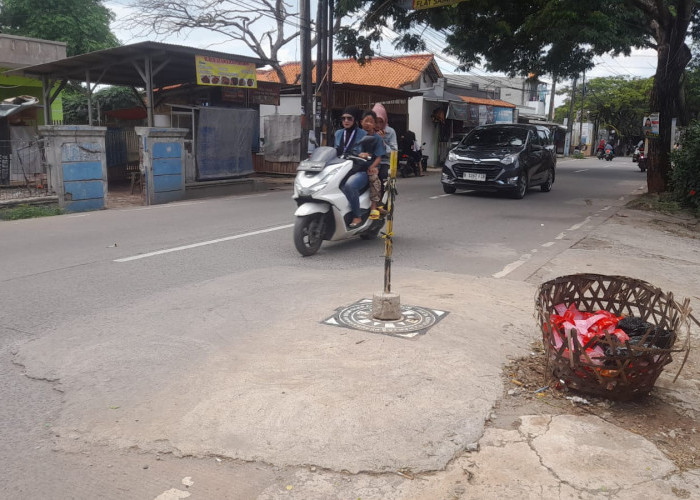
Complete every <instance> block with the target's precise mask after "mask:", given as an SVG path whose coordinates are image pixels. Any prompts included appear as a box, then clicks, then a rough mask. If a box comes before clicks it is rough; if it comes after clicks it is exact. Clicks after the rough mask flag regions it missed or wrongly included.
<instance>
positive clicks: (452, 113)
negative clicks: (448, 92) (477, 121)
mask: <svg viewBox="0 0 700 500" xmlns="http://www.w3.org/2000/svg"><path fill="white" fill-rule="evenodd" d="M467 106H468V105H467V103H466V102H451V103H450V105H449V107H448V108H447V118H449V119H450V120H461V121H467V120H468V119H469V109H468V107H467Z"/></svg>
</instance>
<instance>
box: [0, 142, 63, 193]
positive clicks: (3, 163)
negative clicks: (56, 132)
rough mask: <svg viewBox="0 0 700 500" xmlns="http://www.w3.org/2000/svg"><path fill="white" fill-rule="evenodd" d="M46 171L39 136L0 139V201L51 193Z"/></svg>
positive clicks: (44, 157) (44, 156)
mask: <svg viewBox="0 0 700 500" xmlns="http://www.w3.org/2000/svg"><path fill="white" fill-rule="evenodd" d="M47 173H48V172H47V166H46V155H45V154H44V147H43V142H42V141H41V140H40V139H38V138H36V137H34V138H27V139H13V140H0V200H8V199H20V198H32V197H37V196H48V195H51V194H53V193H51V192H50V189H49V185H48V184H49V179H48V176H47Z"/></svg>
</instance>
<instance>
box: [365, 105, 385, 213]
mask: <svg viewBox="0 0 700 500" xmlns="http://www.w3.org/2000/svg"><path fill="white" fill-rule="evenodd" d="M376 127H377V115H376V114H375V113H374V111H365V112H364V113H363V114H362V128H363V129H364V130H365V132H367V135H368V136H373V137H376V138H377V140H376V142H375V143H374V144H370V143H368V144H364V143H363V147H364V151H363V152H362V153H360V156H362V157H363V158H364V157H366V158H369V157H370V155H374V161H373V162H372V165H371V166H370V167H369V168H368V169H367V180H368V181H369V201H370V207H369V218H370V219H372V220H377V219H379V216H380V215H381V214H380V212H379V210H378V208H377V207H378V205H379V201H380V200H381V199H382V181H381V180H380V178H379V162H380V161H381V157H382V155H384V153H385V146H384V143H383V141H382V139H381V137H380V136H379V135H378V134H376V133H375V131H376Z"/></svg>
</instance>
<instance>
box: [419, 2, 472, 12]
mask: <svg viewBox="0 0 700 500" xmlns="http://www.w3.org/2000/svg"><path fill="white" fill-rule="evenodd" d="M460 2H464V0H413V8H414V9H415V10H422V9H432V8H434V7H447V6H448V5H457V4H458V3H460Z"/></svg>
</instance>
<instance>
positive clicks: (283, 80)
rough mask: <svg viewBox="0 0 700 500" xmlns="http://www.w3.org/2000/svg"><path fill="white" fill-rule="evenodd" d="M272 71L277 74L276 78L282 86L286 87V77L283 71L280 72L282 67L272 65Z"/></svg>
mask: <svg viewBox="0 0 700 500" xmlns="http://www.w3.org/2000/svg"><path fill="white" fill-rule="evenodd" d="M272 69H274V70H275V73H276V74H277V78H279V79H280V83H281V84H282V85H286V84H287V77H286V76H285V74H284V71H282V66H280V65H279V64H273V65H272ZM294 83H297V82H294Z"/></svg>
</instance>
